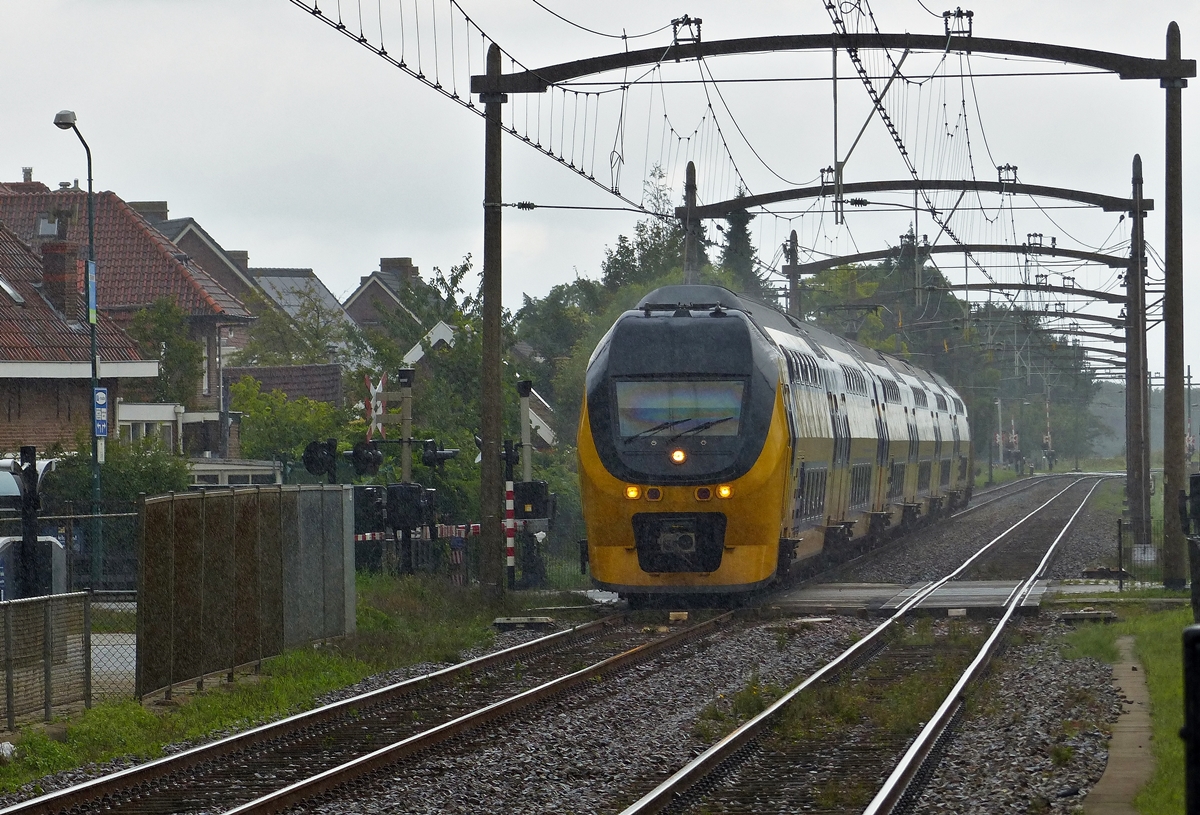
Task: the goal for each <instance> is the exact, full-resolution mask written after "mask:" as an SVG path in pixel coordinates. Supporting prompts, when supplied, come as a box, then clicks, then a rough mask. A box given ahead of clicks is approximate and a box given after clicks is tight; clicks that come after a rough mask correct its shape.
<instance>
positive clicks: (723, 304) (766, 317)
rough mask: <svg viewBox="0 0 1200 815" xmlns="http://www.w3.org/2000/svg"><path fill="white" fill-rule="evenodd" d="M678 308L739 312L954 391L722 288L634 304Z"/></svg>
mask: <svg viewBox="0 0 1200 815" xmlns="http://www.w3.org/2000/svg"><path fill="white" fill-rule="evenodd" d="M681 307H682V308H687V309H689V310H691V311H700V310H706V311H707V310H711V309H715V308H717V307H720V308H722V309H726V310H731V311H741V312H744V313H745V314H746V315H747V316H749V317H750V319H751V320H753V321H754V323H755V324H756V325H758V327H759V328H761V329H767V328H771V329H774V330H776V331H781V332H784V333H787V334H791V335H793V336H796V337H800V338H802V339H804V340H806V341H808V343H809V344H810V345H816V346H820V347H821V348H832V349H834V350H837V351H841V352H843V353H845V354H849V355H850V356H852V357H855V358H857V359H860V360H862V361H863V362H865V363H867V364H871V365H883V366H885V367H887V368H891V369H892V370H893V371H895V372H897V373H901V374H904V375H906V376H911V377H915V378H917V379H920V380H924V381H926V382H930V383H933V384H935V385H937V386H939V387H940V388H942V389H945V390H947V391H951V392H953V390H954V389H953V388H952V386H951V385H950V384H949V383H948V382H946V380H945V379H944V378H943V377H942V376H941V375H940V374H937V373H934V372H933V371H930V370H928V369H925V368H918V367H917V366H915V365H913V364H912V363H910V362H908V361H907V360H905V359H902V358H901V357H897V356H893V355H891V354H885V353H883V352H882V351H878V350H876V349H874V348H868V347H867V346H865V345H861V344H859V343H857V342H855V341H853V340H850V339H847V338H846V337H840V336H838V335H837V334H833V333H831V332H829V331H826V330H825V329H823V328H818V327H817V326H815V325H813V324H812V323H806V322H802V321H801V320H799V319H797V318H795V317H793V316H791V315H790V314H785V313H783V312H782V311H780V310H779V309H777V308H775V307H774V306H772V305H768V304H767V303H764V302H762V301H760V300H756V299H754V298H752V297H748V296H746V295H741V294H735V293H733V292H732V291H730V290H729V289H727V288H725V287H723V286H711V285H704V284H694V285H681V286H662V287H661V288H657V289H655V290H654V291H652V292H650V293H649V294H647V295H646V296H645V297H643V298H642V299H641V300H640V301H639V302H638V304H637V308H638V310H640V311H645V312H647V313H649V312H652V311H665V310H668V309H670V310H675V309H678V308H681Z"/></svg>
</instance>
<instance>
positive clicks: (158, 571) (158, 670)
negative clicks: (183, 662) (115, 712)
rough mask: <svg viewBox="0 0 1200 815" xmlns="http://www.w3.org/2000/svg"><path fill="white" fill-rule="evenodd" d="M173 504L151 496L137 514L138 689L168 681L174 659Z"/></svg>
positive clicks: (165, 683) (156, 686) (160, 684)
mask: <svg viewBox="0 0 1200 815" xmlns="http://www.w3.org/2000/svg"><path fill="white" fill-rule="evenodd" d="M174 507H175V503H174V502H173V501H171V500H169V498H168V499H164V498H157V499H155V498H151V499H147V500H146V501H145V502H143V505H142V507H141V511H140V513H139V514H140V515H141V519H142V522H141V524H140V529H139V534H138V537H139V543H138V552H139V555H138V584H139V591H138V594H137V603H138V605H137V608H138V611H139V613H138V615H137V624H138V629H137V671H138V676H137V685H138V687H140V688H161V687H162V686H163V685H167V684H169V683H170V677H171V667H172V664H173V662H174V655H173V654H172V653H171V642H172V636H171V630H172V607H173V605H174V598H173V596H172V595H173V590H174V580H173V579H172V575H173V573H174V569H175V562H174V561H175V547H174V545H173V544H172V542H171V538H172V536H173V535H174V532H175V520H174ZM151 547H153V551H150V550H151ZM145 643H159V644H160V645H159V647H156V648H151V649H146V648H143V647H142V646H143V644H145Z"/></svg>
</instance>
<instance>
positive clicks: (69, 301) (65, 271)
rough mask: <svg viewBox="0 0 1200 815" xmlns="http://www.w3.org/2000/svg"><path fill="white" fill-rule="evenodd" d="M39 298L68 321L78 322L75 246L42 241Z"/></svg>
mask: <svg viewBox="0 0 1200 815" xmlns="http://www.w3.org/2000/svg"><path fill="white" fill-rule="evenodd" d="M41 249H42V295H43V296H44V297H45V298H46V299H47V300H48V301H49V302H50V305H52V306H54V308H55V309H57V310H58V311H59V312H61V313H62V315H63V316H64V317H66V318H67V319H68V320H71V321H75V320H78V319H79V278H80V271H81V270H80V265H81V261H80V259H79V244H77V243H73V242H71V241H46V242H45V243H43V244H42V247H41Z"/></svg>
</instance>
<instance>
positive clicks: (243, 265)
mask: <svg viewBox="0 0 1200 815" xmlns="http://www.w3.org/2000/svg"><path fill="white" fill-rule="evenodd" d="M225 254H226V255H228V257H229V259H230V260H232V261H233V262H234V263H235V264H236V265H237V267H238V268H239V269H241V270H242V271H243V272H245V273H246V274H250V253H249V252H247V251H246V250H245V249H226V250H225Z"/></svg>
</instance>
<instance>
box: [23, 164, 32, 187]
mask: <svg viewBox="0 0 1200 815" xmlns="http://www.w3.org/2000/svg"><path fill="white" fill-rule="evenodd" d="M21 180H22V181H23V182H25V183H26V184H30V183H32V182H33V168H32V167H22V168H21Z"/></svg>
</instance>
